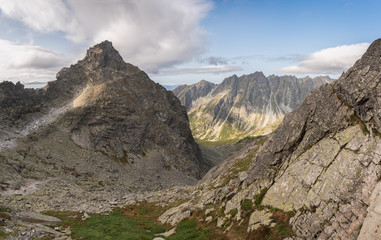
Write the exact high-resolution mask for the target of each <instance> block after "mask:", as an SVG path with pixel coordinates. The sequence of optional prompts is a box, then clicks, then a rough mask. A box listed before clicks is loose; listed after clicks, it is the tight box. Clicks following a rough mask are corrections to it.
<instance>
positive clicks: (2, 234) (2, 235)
mask: <svg viewBox="0 0 381 240" xmlns="http://www.w3.org/2000/svg"><path fill="white" fill-rule="evenodd" d="M7 236H8V234H6V233H5V232H3V230H0V239H5V238H6V237H7Z"/></svg>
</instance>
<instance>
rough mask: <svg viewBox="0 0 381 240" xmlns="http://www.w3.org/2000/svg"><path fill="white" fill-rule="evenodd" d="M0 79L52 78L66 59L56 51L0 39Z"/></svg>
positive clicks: (24, 80) (36, 79)
mask: <svg viewBox="0 0 381 240" xmlns="http://www.w3.org/2000/svg"><path fill="white" fill-rule="evenodd" d="M0 56H1V58H0V80H1V81H2V80H9V81H13V82H15V81H21V82H24V83H27V82H32V81H41V80H43V81H45V82H46V80H48V79H49V80H53V79H52V76H54V75H55V73H57V71H58V70H59V68H61V67H62V65H63V64H68V63H69V61H68V59H67V58H66V57H65V56H64V55H62V54H59V53H57V52H54V51H51V50H48V49H44V48H41V47H38V46H33V45H18V44H16V43H13V42H10V41H6V40H1V39H0Z"/></svg>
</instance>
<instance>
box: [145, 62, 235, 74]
mask: <svg viewBox="0 0 381 240" xmlns="http://www.w3.org/2000/svg"><path fill="white" fill-rule="evenodd" d="M241 70H242V68H241V67H238V66H226V65H218V66H215V65H213V66H204V67H199V68H181V69H171V70H164V71H160V73H157V74H152V76H171V75H182V74H204V73H213V74H219V73H227V72H237V71H241Z"/></svg>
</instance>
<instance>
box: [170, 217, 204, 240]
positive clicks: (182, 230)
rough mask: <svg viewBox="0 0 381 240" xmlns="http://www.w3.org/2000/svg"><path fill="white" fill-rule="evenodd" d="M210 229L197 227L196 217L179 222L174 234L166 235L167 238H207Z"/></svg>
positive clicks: (200, 239) (196, 239) (174, 239)
mask: <svg viewBox="0 0 381 240" xmlns="http://www.w3.org/2000/svg"><path fill="white" fill-rule="evenodd" d="M209 234H210V231H209V230H202V229H200V228H198V226H197V222H196V219H194V218H193V219H186V220H183V221H182V222H180V223H179V225H178V226H177V228H176V234H174V235H172V236H170V237H168V240H186V239H189V240H191V239H192V240H193V239H195V240H208V239H211V238H209Z"/></svg>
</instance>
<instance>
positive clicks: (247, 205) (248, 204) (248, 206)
mask: <svg viewBox="0 0 381 240" xmlns="http://www.w3.org/2000/svg"><path fill="white" fill-rule="evenodd" d="M241 209H242V211H245V212H248V211H251V210H252V209H253V202H252V201H251V200H250V199H247V198H246V199H244V200H243V201H242V203H241Z"/></svg>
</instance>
